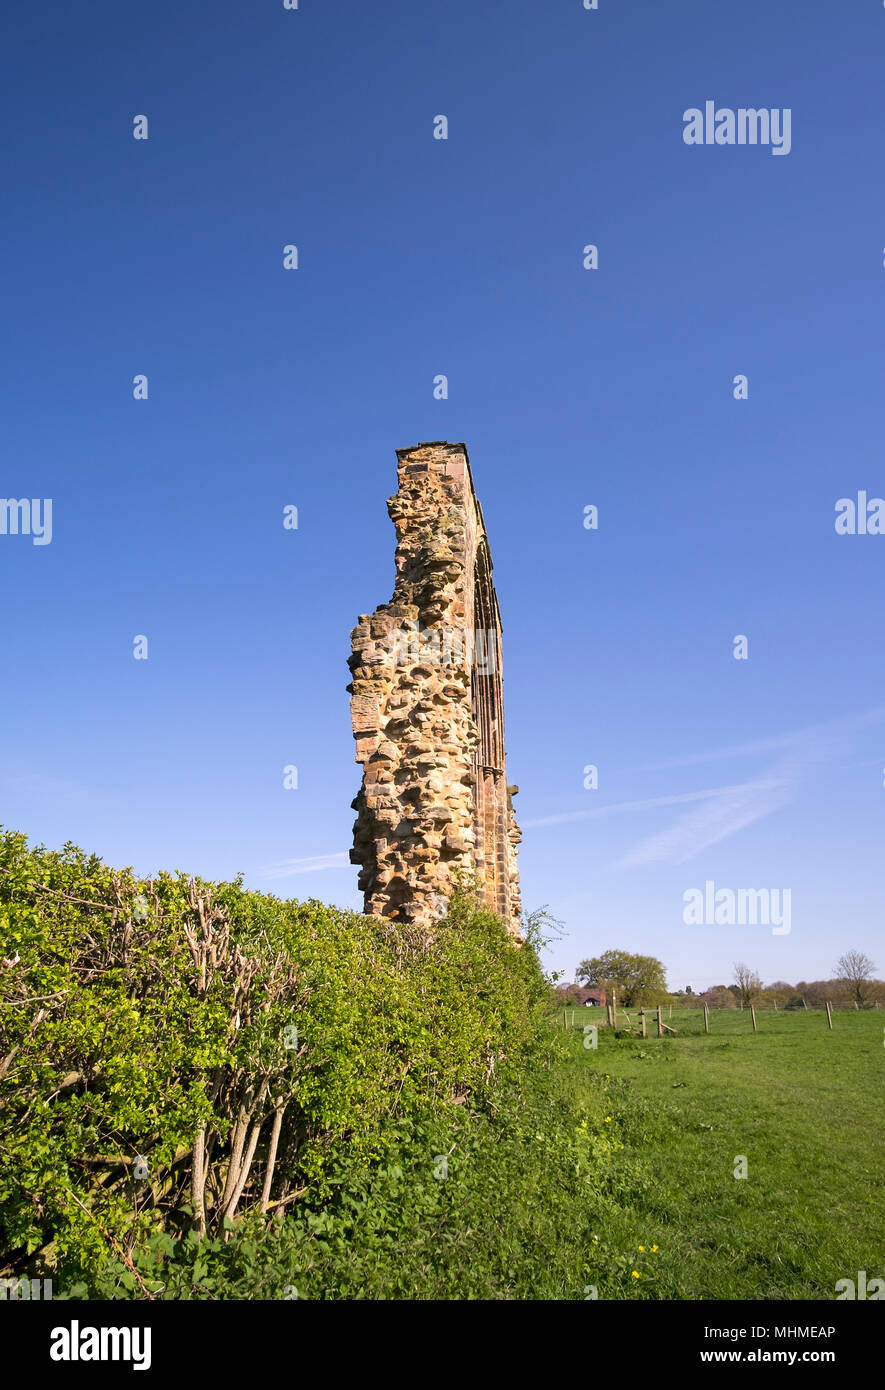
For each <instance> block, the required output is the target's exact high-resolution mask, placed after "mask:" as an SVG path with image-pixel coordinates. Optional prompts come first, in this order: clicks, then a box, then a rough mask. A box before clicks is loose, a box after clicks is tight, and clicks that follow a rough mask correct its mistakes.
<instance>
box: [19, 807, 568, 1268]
mask: <svg viewBox="0 0 885 1390" xmlns="http://www.w3.org/2000/svg"><path fill="white" fill-rule="evenodd" d="M546 995H547V987H546V985H545V982H544V980H543V977H542V974H541V971H540V968H539V965H538V961H537V957H536V955H535V953H534V951H533V950H532V949H531V948H530V947H527V946H520V945H519V944H518V943H516V942H515V941H514V940H513V938H512V937H511V936H509V935H508V933H507V931H506V929H505V927H504V925H503V924H502V923H501V922H500V920H499V919H498V918H497V917H495V916H494V915H493V914H491V913H489V912H487V911H484V910H481V909H480V908H478V907H477V905H476V903H475V901H474V900H473V898H472V896H471V894H470V892H469V891H468V890H466V889H465V890H459V891H458V892H457V893H456V894H455V896H454V897H453V899H452V901H451V903H450V906H449V912H448V915H447V917H446V918H445V919H444V920H443V921H442V922H440V923H439V924H438V925H437V926H436V927H435V928H434V930H433V932H432V934H431V933H425V932H423V931H421V930H419V929H415V928H412V929H408V928H403V927H401V926H394V925H393V924H392V923H390V922H388V921H386V920H385V919H381V918H375V917H365V916H361V915H360V914H358V913H353V912H346V911H342V910H339V909H336V908H332V907H327V906H324V905H323V904H321V903H319V902H316V901H313V900H311V901H308V902H306V903H299V902H296V901H284V900H280V899H278V898H275V897H273V896H272V895H268V894H261V893H254V892H249V891H247V890H246V889H245V888H244V887H243V885H242V882H241V881H240V880H236V881H234V882H230V883H220V884H212V883H206V882H203V881H201V880H198V879H191V878H188V877H187V876H186V875H183V874H166V873H164V874H159V875H158V876H157V877H155V878H153V879H149V880H144V879H139V878H138V877H136V876H135V875H134V874H133V872H132V870H130V869H124V870H120V871H114V870H111V869H109V868H108V867H107V866H106V865H104V864H103V863H102V862H101V861H100V860H99V859H97V858H96V857H95V856H91V855H87V854H84V853H83V852H82V851H81V850H78V849H76V848H75V847H74V846H72V845H66V846H64V848H63V849H62V850H61V851H59V852H55V851H49V850H46V849H44V848H36V849H31V848H29V847H28V844H27V841H26V839H25V837H24V836H23V835H20V834H16V833H9V832H6V833H3V834H0V1020H2V1021H0V1210H2V1217H0V1265H4V1266H5V1267H7V1268H12V1269H17V1268H21V1267H23V1266H24V1265H26V1264H28V1263H29V1262H32V1261H33V1257H35V1255H39V1257H40V1258H41V1259H42V1260H44V1261H45V1262H47V1263H48V1265H49V1267H51V1268H56V1269H60V1270H62V1271H64V1272H65V1273H66V1274H67V1275H68V1276H69V1277H72V1278H75V1279H76V1278H81V1279H83V1280H84V1281H85V1283H86V1285H87V1286H89V1287H94V1285H95V1281H96V1279H97V1278H98V1277H99V1272H100V1271H101V1270H102V1268H103V1267H104V1266H105V1264H106V1263H107V1261H108V1260H109V1259H111V1260H113V1261H114V1262H115V1263H116V1264H117V1265H119V1263H120V1261H122V1262H123V1263H124V1264H125V1265H126V1266H127V1268H128V1269H129V1270H130V1271H131V1273H130V1276H129V1277H131V1278H134V1279H137V1280H138V1281H139V1282H142V1276H141V1275H140V1274H138V1273H136V1272H135V1266H134V1265H133V1263H132V1259H131V1255H132V1252H133V1251H134V1250H135V1248H136V1246H139V1245H144V1244H145V1242H150V1241H151V1240H153V1241H154V1242H155V1243H156V1242H157V1241H159V1242H160V1243H161V1244H162V1241H163V1240H164V1239H165V1238H166V1237H167V1236H168V1238H169V1239H170V1240H172V1239H173V1238H177V1237H179V1236H183V1235H186V1234H187V1233H188V1232H192V1233H194V1234H195V1236H196V1237H197V1238H200V1237H203V1236H205V1237H206V1238H207V1239H215V1240H219V1239H220V1240H221V1241H222V1242H224V1241H225V1240H226V1239H227V1236H228V1234H229V1232H230V1230H231V1227H232V1223H233V1222H236V1221H237V1220H238V1219H239V1218H240V1217H241V1216H242V1215H243V1214H244V1213H251V1214H252V1215H251V1216H250V1218H249V1219H250V1220H254V1219H258V1218H259V1217H260V1215H261V1214H263V1213H269V1212H276V1213H278V1212H280V1211H282V1210H283V1209H290V1208H291V1204H293V1203H296V1202H297V1201H298V1200H299V1198H300V1197H302V1196H303V1194H304V1193H305V1192H307V1191H310V1192H311V1193H312V1195H313V1197H316V1196H317V1194H319V1195H320V1196H322V1194H323V1193H324V1192H329V1191H330V1190H331V1189H330V1174H331V1173H332V1172H333V1171H334V1165H335V1162H336V1156H338V1155H340V1153H341V1151H342V1146H344V1145H346V1147H347V1152H348V1156H349V1162H351V1163H355V1164H357V1165H364V1166H366V1167H368V1166H369V1165H377V1164H378V1163H380V1162H382V1161H383V1159H384V1157H385V1154H386V1153H387V1152H388V1150H389V1147H390V1144H391V1142H392V1140H391V1136H392V1135H395V1134H396V1129H397V1122H399V1121H403V1122H409V1123H413V1124H416V1125H420V1124H423V1123H430V1122H432V1121H433V1120H434V1119H436V1120H439V1119H440V1118H442V1117H445V1116H448V1117H451V1115H452V1113H453V1112H452V1106H453V1105H458V1104H461V1103H463V1102H464V1101H465V1100H467V1099H468V1098H470V1099H472V1100H473V1101H474V1103H481V1101H482V1097H483V1095H484V1094H485V1093H486V1091H487V1090H488V1088H489V1087H490V1086H492V1085H493V1084H494V1083H495V1082H497V1081H498V1080H500V1081H503V1082H505V1083H506V1082H508V1081H509V1080H512V1079H513V1078H515V1077H516V1076H517V1074H518V1069H519V1060H520V1057H521V1055H522V1054H523V1053H524V1051H525V1049H526V1048H527V1047H528V1046H530V1044H531V1041H532V1039H533V1037H534V1036H535V1033H536V1028H537V1020H538V1018H539V1017H540V1014H541V1012H542V1011H543V1008H544V1004H545V1000H546Z"/></svg>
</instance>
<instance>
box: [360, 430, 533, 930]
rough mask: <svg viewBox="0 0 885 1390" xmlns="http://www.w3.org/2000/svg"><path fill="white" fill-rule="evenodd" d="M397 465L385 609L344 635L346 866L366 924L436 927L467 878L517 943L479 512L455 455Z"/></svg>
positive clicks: (432, 448) (435, 452)
mask: <svg viewBox="0 0 885 1390" xmlns="http://www.w3.org/2000/svg"><path fill="white" fill-rule="evenodd" d="M397 459H398V465H399V466H398V479H399V490H398V492H397V494H396V496H394V497H391V498H390V499H389V501H388V503H387V509H388V511H389V513H390V516H391V518H392V520H393V523H394V525H395V527H396V534H397V547H396V572H397V573H396V583H395V585H394V591H393V598H392V600H391V602H390V603H386V604H381V605H380V607H378V608H376V609H375V612H374V613H372V614H370V615H363V616H361V617H360V620H359V624H358V626H357V627H356V628H354V630H353V633H352V634H351V646H352V655H351V657H350V660H349V665H350V668H351V672H352V674H353V682H352V684H351V685H350V686H348V690H349V691H350V692H351V702H350V704H351V718H352V722H353V733H354V738H355V739H356V761H357V762H358V763H362V766H363V784H362V787H361V789H360V792H359V794H358V796H357V798H356V800H355V801H354V803H353V807H354V810H355V811H356V812H357V819H356V822H355V824H354V848H353V849H352V850H351V854H350V857H351V861H352V863H355V864H359V865H361V868H362V871H361V873H360V877H359V886H360V888H361V889H362V890H363V892H364V894H365V911H366V912H370V913H375V914H378V915H381V916H387V917H393V918H396V919H398V920H401V921H409V922H417V921H425V922H426V921H430V920H432V919H434V918H435V917H437V916H439V915H441V913H442V912H444V911H445V904H446V900H447V898H448V896H449V894H450V892H451V888H452V882H453V874H454V872H455V871H456V870H459V869H461V870H466V871H468V872H475V873H476V875H477V878H478V881H479V884H480V891H481V894H482V896H483V898H484V901H485V902H486V904H487V905H488V906H489V907H491V908H492V909H493V910H494V911H495V912H497V913H498V914H499V915H500V916H501V917H503V918H504V920H505V921H506V922H507V923H508V925H509V926H510V927H511V929H512V930H513V931H515V932H516V931H518V929H519V920H520V912H521V905H520V897H519V876H518V873H517V868H516V847H517V845H518V844H519V841H520V833H519V828H518V826H517V824H516V818H515V816H514V813H513V803H512V796H513V795H514V794H515V792H516V790H517V789H516V788H515V787H508V786H507V777H506V772H505V765H504V711H503V702H502V684H501V618H500V613H499V610H498V600H497V595H496V594H495V589H494V585H493V583H492V577H491V575H492V562H491V557H490V554H489V547H488V541H487V539H486V533H485V525H484V522H483V517H482V509H481V507H480V505H479V502H478V501H477V499H476V495H475V493H474V491H473V481H472V478H471V474H470V463H469V460H468V458H467V450H466V449H465V447H464V445H463V444H448V443H433V444H419V445H417V446H416V447H415V448H414V449H400V450H398V451H397ZM477 633H478V634H479V636H477V635H476V634H477Z"/></svg>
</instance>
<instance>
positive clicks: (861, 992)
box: [836, 951, 876, 1009]
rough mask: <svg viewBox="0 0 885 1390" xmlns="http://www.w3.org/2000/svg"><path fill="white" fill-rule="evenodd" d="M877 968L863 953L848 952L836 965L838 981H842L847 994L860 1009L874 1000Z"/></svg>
mask: <svg viewBox="0 0 885 1390" xmlns="http://www.w3.org/2000/svg"><path fill="white" fill-rule="evenodd" d="M875 968H876V967H875V965H874V964H873V962H872V961H871V960H870V958H869V956H865V955H864V953H863V951H846V952H845V953H844V955H841V956H840V957H839V959H838V961H837V963H836V979H837V980H841V981H842V983H843V985H844V986H845V989H846V992H847V993H848V995H849V996H850V998H852V999H853V1000H854V1002H855V1003H856V1004H857V1007H858V1008H859V1009H862V1008H863V1007H864V1005H865V1004H866V1003H867V1002H868V1001H869V1000H870V999H871V998H872V992H873V991H872V984H873V971H874V970H875Z"/></svg>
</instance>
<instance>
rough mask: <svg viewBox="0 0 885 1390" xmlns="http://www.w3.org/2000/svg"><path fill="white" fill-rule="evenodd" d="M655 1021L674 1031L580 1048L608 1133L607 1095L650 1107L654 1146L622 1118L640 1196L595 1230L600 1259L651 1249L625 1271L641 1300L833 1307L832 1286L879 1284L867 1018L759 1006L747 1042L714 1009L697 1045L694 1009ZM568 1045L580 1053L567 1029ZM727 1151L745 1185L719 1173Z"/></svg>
mask: <svg viewBox="0 0 885 1390" xmlns="http://www.w3.org/2000/svg"><path fill="white" fill-rule="evenodd" d="M588 1012H589V1011H588ZM594 1012H598V1011H594ZM631 1016H633V1014H632V1011H631ZM561 1017H562V1015H561V1014H560V1018H561ZM664 1018H665V1021H667V1022H670V1023H671V1025H672V1026H673V1027H674V1028H676V1029H678V1030H679V1031H678V1034H677V1036H675V1037H671V1036H665V1037H664V1038H663V1039H658V1038H657V1037H656V1036H649V1037H648V1038H647V1039H642V1038H640V1037H638V1036H635V1035H634V1036H626V1035H625V1034H623V1033H622V1034H621V1035H620V1036H615V1035H613V1034H612V1033H611V1031H610V1030H604V1029H600V1032H599V1047H598V1051H596V1052H593V1051H587V1052H586V1053H585V1056H586V1057H587V1058H588V1059H590V1060H589V1062H588V1065H589V1066H590V1067H591V1068H592V1069H595V1070H601V1074H602V1080H603V1082H604V1084H605V1085H607V1086H608V1087H609V1088H610V1089H609V1095H610V1097H611V1102H610V1103H611V1113H612V1117H613V1120H612V1122H613V1125H614V1126H615V1130H614V1132H615V1134H617V1133H618V1125H619V1118H620V1117H619V1109H620V1098H623V1102H624V1107H625V1113H627V1112H629V1110H630V1107H631V1102H632V1101H633V1100H634V1099H642V1100H645V1101H646V1102H648V1103H649V1104H650V1105H651V1106H652V1107H653V1108H654V1112H655V1121H656V1123H655V1125H654V1131H655V1133H654V1142H650V1143H646V1142H645V1141H644V1139H643V1138H640V1139H639V1141H638V1142H637V1139H636V1136H635V1133H633V1132H632V1127H631V1126H630V1125H629V1122H628V1130H630V1131H631V1132H630V1133H629V1135H628V1138H627V1143H626V1146H625V1149H624V1150H623V1151H622V1157H623V1159H624V1160H625V1161H626V1160H629V1159H634V1160H635V1159H637V1158H641V1159H642V1161H643V1163H648V1165H649V1167H648V1172H649V1173H650V1174H651V1175H652V1177H653V1179H654V1185H653V1188H652V1189H651V1196H650V1198H646V1199H644V1200H642V1201H640V1202H637V1203H633V1204H631V1205H630V1206H628V1207H627V1208H625V1209H624V1211H623V1212H622V1213H621V1214H620V1216H619V1218H618V1219H617V1220H615V1221H614V1222H612V1223H610V1224H609V1226H608V1228H607V1230H606V1235H605V1239H606V1244H607V1246H609V1247H610V1248H611V1249H612V1251H613V1252H620V1251H623V1249H624V1248H625V1247H626V1244H627V1239H628V1237H632V1238H633V1241H634V1244H635V1245H636V1246H638V1245H639V1244H642V1245H645V1246H646V1248H647V1249H648V1248H649V1247H650V1246H652V1245H654V1244H657V1245H658V1246H659V1251H658V1252H657V1254H656V1256H655V1260H654V1262H653V1267H651V1268H648V1269H647V1270H646V1269H645V1268H643V1269H640V1271H639V1272H640V1276H641V1277H640V1280H639V1281H638V1282H639V1283H640V1284H643V1279H645V1280H646V1283H645V1284H644V1291H645V1294H646V1296H651V1297H658V1298H680V1299H722V1298H736V1299H750V1298H766V1299H786V1298H791V1299H816V1298H825V1299H832V1298H834V1297H835V1284H836V1281H837V1280H838V1279H840V1278H856V1276H857V1271H858V1270H860V1269H865V1270H866V1271H867V1273H868V1275H869V1276H870V1277H872V1276H873V1275H878V1276H881V1275H882V1274H883V1265H885V1155H883V1147H882V1138H883V1130H885V1126H883V1120H885V1103H883V1098H885V1048H883V1038H885V1034H883V1027H885V1018H883V1016H882V1014H881V1013H879V1012H877V1011H871V1012H866V1013H855V1012H854V1011H844V1012H839V1013H837V1014H835V1015H834V1025H835V1026H834V1028H833V1031H830V1030H829V1029H828V1028H827V1022H826V1014H825V1013H822V1012H812V1011H809V1012H808V1013H805V1012H804V1011H803V1012H801V1013H800V1012H790V1013H785V1012H778V1013H774V1012H768V1011H766V1012H765V1013H760V1014H759V1015H758V1016H757V1018H758V1028H759V1031H758V1033H756V1034H754V1033H753V1031H752V1024H751V1021H750V1016H749V1013H747V1012H741V1011H722V1012H716V1013H714V1014H711V1032H710V1034H709V1036H707V1035H705V1034H704V1032H703V1013H702V1011H701V1010H674V1011H673V1016H672V1019H669V1018H668V1015H667V1012H666V1011H665V1013H664ZM635 1021H636V1020H635V1017H634V1022H635ZM583 1022H584V1020H583V1019H582V1018H580V1017H579V1018H578V1019H577V1024H578V1029H579V1030H580V1025H581V1024H582V1023H583ZM654 1032H655V1029H654V1027H653V1026H652V1024H651V1020H649V1033H650V1034H654ZM568 1036H569V1038H570V1039H571V1046H572V1047H573V1048H575V1049H578V1048H580V1047H581V1042H580V1036H581V1034H580V1031H577V1032H575V1033H570V1034H569V1035H568ZM606 1077H607V1078H608V1079H607V1080H606ZM649 1137H650V1136H649ZM737 1155H745V1156H746V1159H747V1163H748V1177H747V1178H746V1179H736V1178H735V1177H734V1167H735V1158H736V1156H737ZM637 1254H639V1252H638V1251H637ZM647 1263H648V1262H647ZM600 1296H602V1295H600Z"/></svg>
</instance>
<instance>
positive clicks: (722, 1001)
mask: <svg viewBox="0 0 885 1390" xmlns="http://www.w3.org/2000/svg"><path fill="white" fill-rule="evenodd" d="M701 1000H702V1002H703V1003H705V1004H708V1005H709V1006H710V1008H711V1009H734V1008H736V1007H737V1005H736V1004H735V998H734V994H733V993H732V991H731V990H730V989H729V988H728V986H727V985H712V986H711V987H710V989H708V990H705V991H704V993H703V994H702V995H701Z"/></svg>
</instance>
